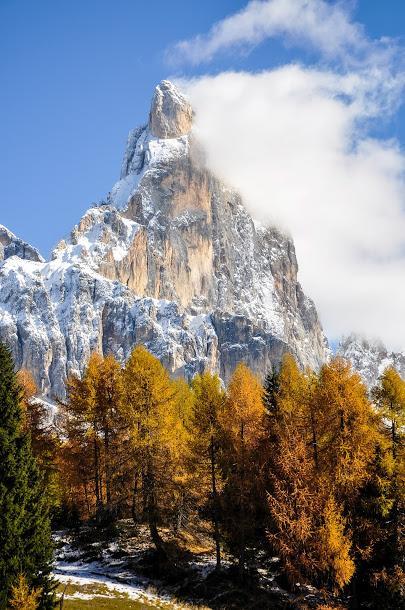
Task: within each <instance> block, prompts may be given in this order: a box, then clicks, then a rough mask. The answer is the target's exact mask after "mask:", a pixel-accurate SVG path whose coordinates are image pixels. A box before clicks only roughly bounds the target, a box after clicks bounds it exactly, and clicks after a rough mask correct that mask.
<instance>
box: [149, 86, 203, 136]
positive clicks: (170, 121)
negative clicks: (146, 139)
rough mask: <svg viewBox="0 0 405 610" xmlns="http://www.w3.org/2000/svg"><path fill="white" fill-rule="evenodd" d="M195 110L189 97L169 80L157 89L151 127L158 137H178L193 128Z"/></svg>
mask: <svg viewBox="0 0 405 610" xmlns="http://www.w3.org/2000/svg"><path fill="white" fill-rule="evenodd" d="M192 119H193V111H192V108H191V106H190V103H189V102H188V100H187V98H186V97H185V96H184V95H183V94H182V93H181V92H180V91H179V89H178V88H177V87H176V86H175V85H174V84H173V83H172V82H170V81H169V80H162V81H161V82H160V83H159V85H157V87H156V89H155V93H154V96H153V99H152V105H151V110H150V115H149V129H150V131H151V133H152V134H153V135H154V136H155V137H157V138H178V137H180V136H183V135H185V134H187V133H189V131H190V130H191V125H192Z"/></svg>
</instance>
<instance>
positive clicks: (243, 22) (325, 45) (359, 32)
mask: <svg viewBox="0 0 405 610" xmlns="http://www.w3.org/2000/svg"><path fill="white" fill-rule="evenodd" d="M348 9H349V5H348V3H347V2H346V3H342V2H339V3H334V4H331V3H329V2H326V1H325V0H265V1H257V0H253V1H251V2H249V4H248V5H247V6H246V7H245V8H244V9H243V10H241V11H240V12H238V13H236V14H234V15H231V16H229V17H226V18H225V19H223V20H222V21H219V22H218V23H216V24H214V25H213V27H212V28H211V30H210V31H209V32H208V33H207V34H203V35H198V36H196V37H194V38H192V39H190V40H182V41H180V42H178V43H177V44H175V45H174V46H173V47H171V48H170V49H169V50H168V53H167V55H168V59H169V60H170V61H171V62H173V63H179V62H188V63H191V64H194V65H195V64H199V63H203V62H209V61H211V60H212V59H213V58H214V57H215V56H216V55H217V54H218V53H221V52H224V51H227V50H229V49H231V50H232V51H235V48H238V47H239V48H240V49H241V50H246V49H250V48H252V47H254V46H255V45H257V44H259V43H260V42H262V41H263V40H265V39H267V38H269V37H276V36H277V37H283V39H284V40H286V41H288V42H289V43H290V44H291V43H292V44H294V43H295V42H297V41H298V42H299V44H300V45H302V44H303V43H306V44H308V45H310V46H312V47H314V48H316V49H317V50H319V51H321V52H322V53H323V55H325V56H326V57H328V58H330V59H334V60H337V59H339V60H341V61H342V60H343V61H344V62H345V63H350V64H354V63H356V64H362V63H364V61H367V62H370V61H372V62H373V64H374V65H376V64H379V63H381V62H385V61H386V60H387V58H388V57H389V56H392V53H393V51H394V50H395V46H393V45H392V42H390V41H389V40H388V39H384V40H381V41H374V42H373V43H371V42H370V41H369V40H368V39H367V37H366V36H365V34H364V31H363V28H362V26H361V25H359V24H357V23H353V22H352V21H351V20H350V13H349V10H348Z"/></svg>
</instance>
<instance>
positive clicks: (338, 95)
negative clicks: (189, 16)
mask: <svg viewBox="0 0 405 610" xmlns="http://www.w3.org/2000/svg"><path fill="white" fill-rule="evenodd" d="M345 7H347V4H346V5H344V4H342V3H338V4H336V3H334V4H331V3H329V2H325V1H323V0H269V1H266V2H250V3H249V4H248V5H247V7H246V8H245V9H244V10H242V11H241V12H240V13H237V14H235V15H233V16H231V17H228V18H227V19H225V20H223V21H222V22H220V23H217V24H215V25H214V26H213V28H212V29H211V31H210V32H209V33H208V34H206V35H201V36H197V37H196V38H194V39H193V40H190V41H182V42H180V43H178V45H176V47H175V48H174V49H172V50H171V56H172V57H173V56H174V55H175V56H176V57H177V59H179V58H180V59H183V60H185V59H187V60H188V61H189V62H191V63H194V64H196V63H199V62H203V61H209V60H211V59H212V58H213V57H214V56H215V55H216V54H217V53H219V52H221V51H224V50H227V49H228V50H230V49H232V50H234V49H235V48H237V47H240V45H245V46H246V45H248V46H251V45H254V44H257V43H258V42H260V41H262V40H264V39H265V38H267V37H269V36H276V35H277V36H281V37H283V39H286V40H287V41H288V42H291V41H292V42H294V44H297V45H298V44H304V45H307V44H308V43H310V44H311V45H312V46H313V47H314V48H316V49H318V51H319V53H320V56H321V57H322V64H320V65H321V67H316V66H311V67H305V66H302V65H299V64H293V65H286V66H282V67H280V68H278V69H273V70H268V71H264V72H262V73H259V74H257V73H255V74H251V73H246V72H239V73H238V72H225V73H222V74H219V75H217V76H203V77H199V78H197V79H184V80H182V81H179V83H180V85H181V86H182V88H183V89H185V90H186V92H187V93H188V95H189V97H190V99H191V102H192V105H193V107H194V109H195V111H196V116H195V131H196V133H197V134H198V138H199V139H200V140H201V142H202V144H203V145H204V147H205V149H206V154H207V159H206V163H207V165H208V167H209V168H210V169H212V170H213V171H214V172H215V173H216V174H218V175H219V176H220V177H221V178H222V179H223V180H224V181H225V182H227V183H228V184H230V185H232V186H233V187H235V188H236V189H238V190H239V192H240V193H241V195H242V197H243V199H244V201H245V203H246V205H247V207H248V208H249V209H250V211H251V212H252V214H253V215H254V216H255V217H257V218H259V219H261V220H262V221H264V222H266V223H269V222H270V223H274V224H276V225H278V226H279V227H281V228H282V229H284V230H285V231H287V232H289V233H291V235H292V237H293V239H294V242H295V245H296V250H297V258H298V262H299V266H300V279H301V282H302V284H303V287H304V290H305V291H306V292H307V293H308V294H309V295H310V296H311V297H312V298H313V299H314V300H315V303H316V305H317V308H318V311H319V312H320V314H321V319H322V322H323V324H324V327H325V330H326V332H327V334H328V336H329V337H330V338H338V337H339V336H341V335H346V334H348V333H350V332H352V331H354V332H357V333H360V334H364V335H366V336H369V337H372V338H375V337H379V338H381V339H382V340H383V341H384V342H385V343H386V344H387V346H388V347H390V348H391V349H400V350H403V349H404V348H405V324H404V315H405V155H404V153H403V151H402V150H401V149H400V147H399V145H398V143H397V142H396V141H394V140H389V141H383V140H381V139H375V138H373V137H371V135H370V133H371V132H370V129H369V128H370V126H371V125H372V124H373V121H380V120H386V119H387V116H389V115H390V114H392V113H393V112H395V110H396V109H397V108H398V106H399V104H400V98H401V95H402V93H403V88H404V82H405V79H404V71H403V70H402V66H403V63H402V61H403V50H402V49H401V48H399V47H396V46H395V45H394V44H393V43H392V42H391V41H389V40H382V41H371V40H369V39H368V38H367V37H366V35H365V33H364V30H363V28H362V27H361V26H360V25H358V24H355V23H353V22H352V21H351V18H350V14H349V13H348V12H347V10H346V8H345Z"/></svg>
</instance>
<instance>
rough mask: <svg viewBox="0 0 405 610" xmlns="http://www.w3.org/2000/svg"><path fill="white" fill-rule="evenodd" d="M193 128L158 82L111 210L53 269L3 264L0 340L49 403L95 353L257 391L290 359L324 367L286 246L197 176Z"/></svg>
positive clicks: (70, 243)
mask: <svg viewBox="0 0 405 610" xmlns="http://www.w3.org/2000/svg"><path fill="white" fill-rule="evenodd" d="M191 122H192V110H191V108H190V106H189V104H188V102H187V101H186V100H185V98H184V97H183V96H182V94H181V93H180V92H179V91H178V90H177V89H176V88H175V87H174V85H172V84H171V83H169V82H167V81H163V82H162V83H161V84H160V85H159V86H158V87H157V88H156V91H155V95H154V97H153V101H152V108H151V112H150V120H149V123H148V125H146V126H142V127H139V128H137V129H135V130H133V131H132V132H131V133H130V135H129V138H128V143H127V147H126V151H125V155H124V161H123V164H122V170H121V179H120V180H119V181H118V182H117V184H116V185H114V187H113V189H112V190H111V192H110V193H109V194H108V196H107V198H106V200H105V201H103V202H102V203H101V204H100V205H98V206H94V207H92V208H90V209H89V210H88V211H87V212H86V214H85V215H84V216H83V218H82V219H81V220H80V222H79V223H78V224H77V226H76V227H74V229H73V231H72V233H71V235H70V238H68V239H65V240H62V241H61V242H60V243H59V245H58V246H57V248H56V249H55V251H54V252H53V254H52V257H51V260H50V261H48V262H42V261H41V259H38V260H36V259H31V260H25V259H26V258H27V256H26V253H27V252H30V250H29V248H27V247H25V250H24V249H21V248H20V249H19V250H18V252H19V253H20V254H18V256H19V257H20V258H18V257H17V256H12V257H8V258H7V260H4V261H3V262H0V339H3V340H5V341H6V342H7V343H8V344H9V345H10V347H11V349H12V351H13V354H14V357H15V359H16V362H17V365H18V366H26V367H28V368H30V369H31V370H32V371H33V373H34V375H35V377H36V380H37V383H38V384H39V387H40V388H41V391H42V392H43V394H44V395H48V396H52V395H58V396H63V391H64V387H63V386H64V381H65V380H66V378H67V376H68V375H70V374H72V373H74V374H80V373H81V371H82V370H83V368H84V366H85V364H86V362H87V360H88V358H89V355H90V353H91V351H92V350H99V351H101V352H103V353H114V354H115V355H116V356H117V357H118V358H119V359H120V360H121V361H122V362H124V361H125V359H126V358H127V357H128V356H129V354H130V352H131V350H132V348H133V347H134V345H136V344H137V343H142V344H144V345H145V346H146V347H147V348H148V349H149V350H150V351H151V352H152V353H154V354H155V355H156V356H158V357H159V358H160V359H161V360H162V362H164V364H165V365H166V366H167V367H168V369H169V370H170V371H171V373H172V374H173V375H186V376H187V377H189V378H190V377H192V376H193V375H194V374H195V373H196V372H199V371H203V370H211V371H215V372H218V373H219V374H220V375H221V377H222V378H223V379H224V381H227V380H228V379H229V376H230V375H231V373H232V371H233V369H234V367H235V365H236V363H237V362H238V361H240V360H243V361H245V362H246V363H247V364H248V365H249V366H251V367H252V369H253V370H254V371H256V372H257V373H258V374H259V375H260V376H262V377H263V376H264V375H265V374H266V373H267V371H268V370H269V369H270V368H271V367H272V366H273V365H274V364H275V363H278V362H279V361H280V359H281V357H282V355H283V354H284V353H285V352H287V351H288V352H291V353H292V354H294V356H295V357H296V358H297V360H298V362H299V363H300V364H301V365H302V366H311V367H313V368H318V367H319V366H320V365H321V364H322V363H323V362H324V361H325V359H326V358H327V357H328V354H329V351H328V346H327V342H326V339H325V337H324V334H323V331H322V328H321V325H320V322H319V319H318V315H317V312H316V309H315V306H314V304H313V303H312V301H311V300H310V299H309V298H308V297H306V296H305V295H304V293H303V291H302V288H301V286H300V284H299V282H298V279H297V273H298V265H297V260H296V256H295V250H294V244H293V242H292V240H291V239H290V238H289V237H288V236H286V235H284V234H282V233H281V232H280V231H278V230H277V229H275V228H274V227H264V226H261V225H260V224H258V223H257V222H255V221H254V220H253V219H252V218H251V217H250V215H249V214H248V212H247V210H246V209H245V207H244V205H243V201H242V200H241V198H240V196H239V195H238V193H237V192H235V191H234V190H233V189H232V188H230V187H228V186H226V185H224V184H222V183H221V182H220V181H219V180H218V179H217V178H216V177H215V176H214V175H212V174H211V173H210V172H209V171H208V170H207V169H206V168H205V167H204V165H203V164H201V163H200V161H199V159H200V158H201V155H200V150H199V144H198V142H196V141H195V138H194V136H193V135H192V133H189V132H190V128H191ZM269 199H271V184H269ZM3 247H4V246H3ZM6 247H9V246H6ZM24 253H25V255H24ZM3 258H4V256H3Z"/></svg>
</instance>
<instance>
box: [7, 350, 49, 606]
mask: <svg viewBox="0 0 405 610" xmlns="http://www.w3.org/2000/svg"><path fill="white" fill-rule="evenodd" d="M20 400H21V388H20V387H19V385H18V382H17V378H16V375H15V373H14V364H13V360H12V357H11V354H10V351H9V349H8V348H7V347H6V346H5V345H3V344H2V343H1V342H0V610H4V609H5V608H6V607H7V598H8V596H9V593H10V588H11V586H12V585H13V584H15V583H16V581H17V579H18V575H19V574H23V575H24V576H25V578H26V580H27V583H28V584H29V586H30V587H40V588H41V589H42V595H41V600H40V606H39V607H40V608H41V609H48V608H53V607H54V588H55V586H54V583H53V581H52V578H51V575H50V572H51V566H52V554H53V553H52V551H53V547H52V539H51V529H50V518H49V505H48V500H47V493H46V487H45V485H44V483H43V477H42V476H41V473H40V472H39V470H38V467H37V465H36V462H35V459H34V457H33V455H32V452H31V441H30V437H29V434H27V433H26V432H24V428H23V422H22V417H23V413H22V409H21V404H20Z"/></svg>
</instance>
